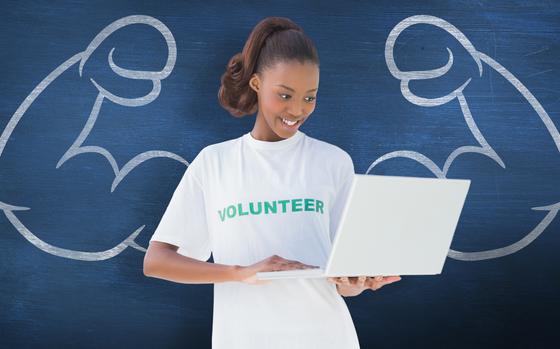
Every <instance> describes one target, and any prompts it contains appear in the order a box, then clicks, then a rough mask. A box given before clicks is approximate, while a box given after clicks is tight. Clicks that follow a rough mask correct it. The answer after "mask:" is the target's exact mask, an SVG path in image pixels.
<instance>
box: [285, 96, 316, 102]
mask: <svg viewBox="0 0 560 349" xmlns="http://www.w3.org/2000/svg"><path fill="white" fill-rule="evenodd" d="M284 96H286V97H291V96H290V95H287V94H280V97H281V98H282V99H284V100H286V99H288V98H284ZM308 98H309V99H308V100H307V101H308V102H313V101H314V100H315V99H316V97H308Z"/></svg>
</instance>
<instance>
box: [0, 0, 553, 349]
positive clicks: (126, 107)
mask: <svg viewBox="0 0 560 349" xmlns="http://www.w3.org/2000/svg"><path fill="white" fill-rule="evenodd" d="M133 15H136V16H137V17H129V16H133ZM266 16H285V17H289V18H291V19H292V20H294V21H295V22H296V23H298V24H299V25H301V26H302V27H303V29H304V30H305V31H306V32H307V34H308V35H309V36H310V37H311V38H312V39H313V40H314V41H315V43H316V45H317V48H318V50H319V55H320V59H321V79H320V80H321V81H320V88H319V94H318V98H317V108H316V109H315V112H314V114H313V115H312V116H311V117H310V119H309V120H308V121H307V122H306V123H305V125H304V126H303V128H302V131H304V132H305V133H307V134H308V135H310V136H313V137H316V138H319V139H322V140H325V141H327V142H330V143H334V144H336V145H338V146H340V147H341V148H343V149H345V150H347V151H348V152H349V153H350V154H351V155H352V158H353V159H354V163H355V168H356V172H358V173H369V174H398V175H417V176H428V177H448V178H470V179H471V180H472V183H471V190H470V192H469V195H468V197H467V201H466V203H465V207H464V211H463V215H462V216H461V219H460V221H459V225H458V228H457V231H456V233H455V238H454V240H453V243H452V245H451V250H450V251H449V255H448V259H447V261H446V264H445V267H444V270H443V274H441V275H439V276H410V277H406V276H405V277H403V280H402V281H400V282H398V283H396V284H393V285H388V286H387V287H385V288H383V289H381V290H379V291H377V292H372V291H367V292H364V293H363V294H362V295H360V296H358V297H353V298H346V299H345V300H346V302H347V304H348V305H349V307H350V310H351V312H352V315H353V319H354V322H355V324H356V327H357V330H358V334H359V337H360V341H361V344H362V347H363V348H374V347H375V348H400V347H407V348H409V347H426V348H434V347H454V348H460V347H461V348H462V347H464V348H467V347H468V348H470V347H473V346H476V347H481V348H496V347H506V346H507V347H545V345H546V344H548V345H552V339H553V338H554V337H556V338H557V328H556V327H557V325H558V313H559V312H560V301H559V297H558V294H559V292H560V272H559V266H560V257H559V256H560V254H559V253H558V252H557V251H558V249H559V248H560V235H559V233H560V229H559V227H560V224H559V222H558V221H559V219H560V218H559V217H557V213H558V210H559V209H560V204H559V202H560V136H559V133H558V129H557V128H558V127H559V125H560V115H559V110H560V82H559V81H560V70H559V67H560V65H559V63H558V57H559V54H560V39H559V38H560V35H559V34H560V4H558V3H554V2H536V1H534V2H530V1H477V2H470V1H443V2H435V1H433V2H432V1H422V2H416V1H414V2H413V1H410V2H397V1H376V2H371V3H366V2H358V1H356V2H353V1H344V2H338V1H322V2H319V1H316V2H301V1H280V2H276V1H275V2H270V3H269V4H265V3H263V2H260V1H252V2H248V1H239V2H237V1H232V2H225V1H204V2H198V1H197V2H195V1H189V2H180V1H167V2H164V1H146V2H138V1H118V0H112V1H96V2H95V3H93V2H89V1H83V0H79V1H58V2H53V1H33V2H25V1H3V2H2V11H1V12H0V28H1V30H0V45H1V46H0V47H1V50H0V72H1V74H2V79H0V97H1V100H0V132H2V133H0V209H2V212H3V213H4V215H0V216H1V217H0V347H10V348H13V347H31V346H34V347H55V346H65V347H66V346H72V347H80V348H87V347H92V348H94V347H95V348H98V347H152V348H153V347H165V348H180V347H182V348H185V347H188V348H191V347H192V348H208V347H210V341H211V325H212V323H211V319H212V285H184V284H174V283H171V282H167V281H163V280H158V279H154V278H147V277H145V276H144V275H143V273H142V262H143V257H144V251H145V247H146V246H147V242H148V240H149V238H150V237H151V235H152V233H153V231H154V229H155V227H156V225H157V223H158V222H159V219H160V218H161V216H162V214H163V212H164V210H165V207H166V205H167V203H168V201H169V199H170V198H171V194H172V193H173V190H174V188H175V186H176V185H177V183H178V181H179V179H180V175H181V174H182V173H183V171H184V170H185V168H186V167H185V166H186V165H187V164H188V162H189V161H191V160H192V159H193V158H194V157H195V156H196V154H197V153H198V152H199V151H200V150H201V149H202V148H203V147H204V146H206V145H208V144H211V143H216V142H220V141H223V140H226V139H231V138H234V137H238V136H240V135H241V134H243V133H245V132H247V131H248V130H250V129H251V127H252V125H253V122H254V119H253V118H252V117H248V118H245V119H236V118H233V117H231V116H229V114H227V112H226V111H225V110H223V109H222V108H221V107H220V106H219V104H218V102H217V98H216V94H217V90H218V88H219V78H220V76H221V74H222V72H223V70H224V68H225V65H226V64H227V61H228V60H229V58H230V57H231V56H232V55H233V54H235V53H237V52H239V51H240V50H241V49H242V46H243V44H244V42H245V40H246V38H247V36H248V34H249V32H250V30H251V29H252V28H253V26H254V25H255V24H256V23H257V22H258V21H260V20H261V19H262V18H264V17H266ZM403 20H404V22H402V21H403ZM112 48H114V51H112ZM111 51H112V54H110V53H111ZM109 56H111V59H109ZM109 61H111V63H110V62H109ZM121 68H122V69H121ZM438 68H440V69H438ZM123 69H124V70H123ZM153 151H159V152H153ZM138 155H139V156H138ZM137 156H138V157H137Z"/></svg>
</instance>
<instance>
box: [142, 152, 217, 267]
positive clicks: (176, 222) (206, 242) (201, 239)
mask: <svg viewBox="0 0 560 349" xmlns="http://www.w3.org/2000/svg"><path fill="white" fill-rule="evenodd" d="M201 158H202V152H200V153H199V154H198V155H197V156H196V157H195V158H194V159H193V160H192V161H191V163H190V165H189V166H188V167H187V169H186V170H185V172H184V173H183V176H182V178H181V180H180V181H179V184H178V185H177V187H176V188H175V191H174V192H173V196H172V197H171V200H170V201H169V203H168V205H167V208H166V209H165V212H164V214H163V216H162V218H161V220H160V222H159V224H158V226H157V228H156V230H155V232H154V234H153V235H152V237H151V239H150V241H154V240H155V241H161V242H166V243H169V244H172V245H175V246H178V247H179V249H178V251H177V252H178V253H180V254H182V255H184V256H187V257H191V258H195V259H198V260H201V261H207V260H208V259H209V258H210V254H211V252H212V251H211V244H210V236H209V231H208V224H207V221H206V212H205V202H204V191H203V187H202V185H201V182H200V181H199V178H203V177H201V176H202V173H200V172H201V170H202V168H201V166H200V165H201V164H200V162H201V161H202V159H201Z"/></svg>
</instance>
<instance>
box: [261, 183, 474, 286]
mask: <svg viewBox="0 0 560 349" xmlns="http://www.w3.org/2000/svg"><path fill="white" fill-rule="evenodd" d="M470 182H471V181H470V180H469V179H448V178H424V177H405V176H385V175H365V174H355V175H354V181H353V183H352V187H351V189H350V194H349V196H348V199H347V201H346V205H345V207H344V209H343V211H342V215H341V218H340V223H339V226H338V229H337V232H336V236H335V239H334V242H333V246H332V248H331V252H330V255H329V258H328V261H327V264H326V265H324V266H320V267H319V268H309V269H294V270H281V271H269V272H258V273H257V279H259V280H273V279H285V278H326V277H338V276H359V275H367V276H377V275H383V276H389V275H436V274H441V272H442V270H443V265H444V262H445V259H446V257H447V253H448V251H449V248H450V246H451V241H452V239H453V235H454V233H455V229H456V227H457V223H458V221H459V217H460V214H461V211H462V209H463V205H464V203H465V199H466V196H467V192H468V190H469V187H470Z"/></svg>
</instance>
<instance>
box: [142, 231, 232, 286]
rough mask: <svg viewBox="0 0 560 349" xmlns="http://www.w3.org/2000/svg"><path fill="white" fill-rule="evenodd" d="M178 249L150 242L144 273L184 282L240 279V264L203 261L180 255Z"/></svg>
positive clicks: (201, 282) (198, 282) (169, 245)
mask: <svg viewBox="0 0 560 349" xmlns="http://www.w3.org/2000/svg"><path fill="white" fill-rule="evenodd" d="M177 249H178V247H177V246H175V245H171V244H168V243H165V242H160V241H152V242H150V245H149V247H148V250H147V251H146V255H145V256H144V267H143V268H144V275H146V276H149V277H155V278H159V279H165V280H169V281H174V282H178V283H183V284H208V283H218V282H227V281H240V279H239V275H238V274H239V273H238V270H239V268H240V266H238V265H225V264H216V263H209V262H202V261H199V260H197V259H194V258H190V257H186V256H182V255H180V254H179V253H177Z"/></svg>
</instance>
